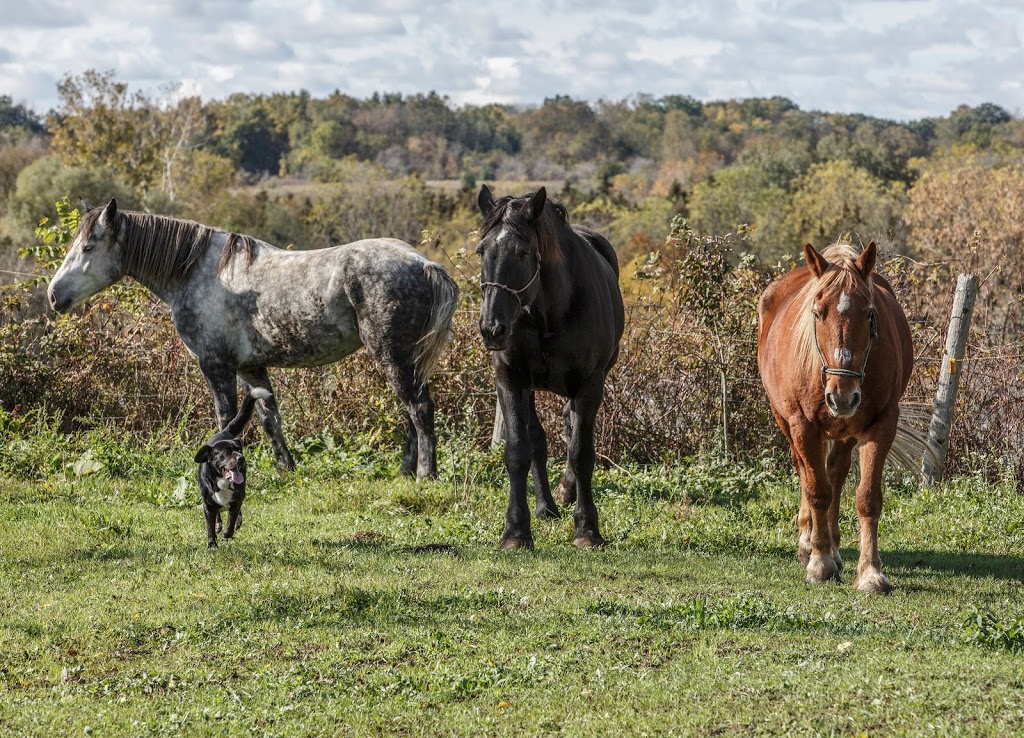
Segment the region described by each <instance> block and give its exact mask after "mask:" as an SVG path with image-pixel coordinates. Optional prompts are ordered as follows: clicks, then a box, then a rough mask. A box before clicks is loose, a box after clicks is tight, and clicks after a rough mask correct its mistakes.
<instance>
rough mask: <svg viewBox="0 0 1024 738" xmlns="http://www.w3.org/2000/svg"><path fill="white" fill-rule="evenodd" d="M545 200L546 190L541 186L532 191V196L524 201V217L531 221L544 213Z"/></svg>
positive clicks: (546, 198)
mask: <svg viewBox="0 0 1024 738" xmlns="http://www.w3.org/2000/svg"><path fill="white" fill-rule="evenodd" d="M547 201H548V191H547V190H546V189H544V188H543V187H541V188H540V189H539V190H537V191H536V192H534V193H533V197H531V198H530V200H529V201H528V202H527V203H526V209H525V213H526V217H527V218H529V219H530V222H531V223H532V222H533V221H536V220H537V219H538V218H539V217H540V216H541V215H543V214H544V203H546V202H547Z"/></svg>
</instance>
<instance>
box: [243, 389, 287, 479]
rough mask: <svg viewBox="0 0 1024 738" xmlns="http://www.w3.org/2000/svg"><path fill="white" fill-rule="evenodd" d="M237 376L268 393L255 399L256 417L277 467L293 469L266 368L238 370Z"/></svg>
mask: <svg viewBox="0 0 1024 738" xmlns="http://www.w3.org/2000/svg"><path fill="white" fill-rule="evenodd" d="M238 377H239V378H240V379H241V380H242V381H243V382H245V384H247V385H248V386H250V387H259V388H260V389H265V390H266V391H267V392H269V393H270V397H268V398H266V399H265V400H257V401H256V417H258V418H259V419H260V425H262V426H263V430H264V431H266V434H267V436H268V437H269V438H270V444H271V446H273V448H274V459H275V460H276V462H277V467H278V469H285V470H287V471H295V460H294V459H292V455H291V452H290V451H289V450H288V444H287V443H285V440H284V431H282V430H281V413H280V412H279V411H278V409H277V399H276V398H275V397H274V388H273V387H271V386H270V375H269V374H267V370H266V369H256V370H247V371H246V372H244V373H242V372H239V374H238Z"/></svg>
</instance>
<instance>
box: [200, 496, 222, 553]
mask: <svg viewBox="0 0 1024 738" xmlns="http://www.w3.org/2000/svg"><path fill="white" fill-rule="evenodd" d="M203 514H204V515H205V516H206V547H207V548H217V531H218V530H220V511H219V510H217V508H215V507H209V506H206V505H204V506H203Z"/></svg>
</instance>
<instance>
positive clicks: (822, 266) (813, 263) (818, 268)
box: [804, 243, 828, 277]
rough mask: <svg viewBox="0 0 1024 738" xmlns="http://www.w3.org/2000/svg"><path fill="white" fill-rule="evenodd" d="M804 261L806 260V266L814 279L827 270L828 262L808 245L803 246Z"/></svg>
mask: <svg viewBox="0 0 1024 738" xmlns="http://www.w3.org/2000/svg"><path fill="white" fill-rule="evenodd" d="M804 259H806V260H807V266H809V267H810V268H811V272H812V273H813V274H814V276H815V277H820V276H821V275H822V274H824V273H825V270H826V269H828V261H827V260H826V259H825V257H824V256H822V255H821V254H819V253H818V252H817V251H815V250H814V247H813V246H811V244H809V243H805V244H804Z"/></svg>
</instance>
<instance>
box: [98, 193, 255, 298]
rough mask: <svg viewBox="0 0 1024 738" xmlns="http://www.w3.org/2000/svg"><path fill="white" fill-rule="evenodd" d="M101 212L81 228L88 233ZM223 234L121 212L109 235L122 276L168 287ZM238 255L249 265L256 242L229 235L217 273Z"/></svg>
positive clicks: (195, 225)
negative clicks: (114, 242)
mask: <svg viewBox="0 0 1024 738" xmlns="http://www.w3.org/2000/svg"><path fill="white" fill-rule="evenodd" d="M102 212H103V209H102V208H96V209H94V210H91V211H89V212H88V213H86V214H85V216H84V218H83V222H82V227H83V228H88V229H90V230H91V229H92V227H93V225H94V224H95V222H96V219H97V218H99V217H100V215H101V214H102ZM223 232H224V231H221V230H219V229H217V228H210V227H209V226H205V225H203V224H202V223H196V222H195V221H192V220H184V219H182V218H171V217H169V216H165V215H152V214H150V213H137V212H132V211H125V210H121V211H119V212H118V214H117V218H116V223H115V225H114V233H113V234H111V235H112V237H113V239H117V240H120V242H121V247H122V252H121V266H122V270H123V273H124V274H128V275H131V276H134V277H142V278H143V279H145V280H146V281H147V282H152V283H155V284H167V283H168V282H169V281H171V280H172V279H176V278H181V277H184V276H187V275H188V273H189V271H190V270H191V269H192V267H193V266H194V265H195V264H196V262H198V261H199V260H200V259H201V258H202V257H203V256H204V255H205V254H206V252H207V251H208V250H209V248H210V243H211V241H212V239H213V237H214V236H215V235H217V234H218V233H223ZM239 254H244V255H245V259H246V265H249V264H251V263H252V260H253V259H254V258H255V256H256V239H254V238H252V237H251V236H243V235H240V234H237V233H230V234H228V241H227V243H226V244H225V246H224V251H223V253H222V254H221V257H220V263H219V265H218V271H220V270H223V269H225V268H226V267H227V266H229V265H230V264H231V262H232V261H233V260H234V259H235V257H236V256H237V255H239Z"/></svg>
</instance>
